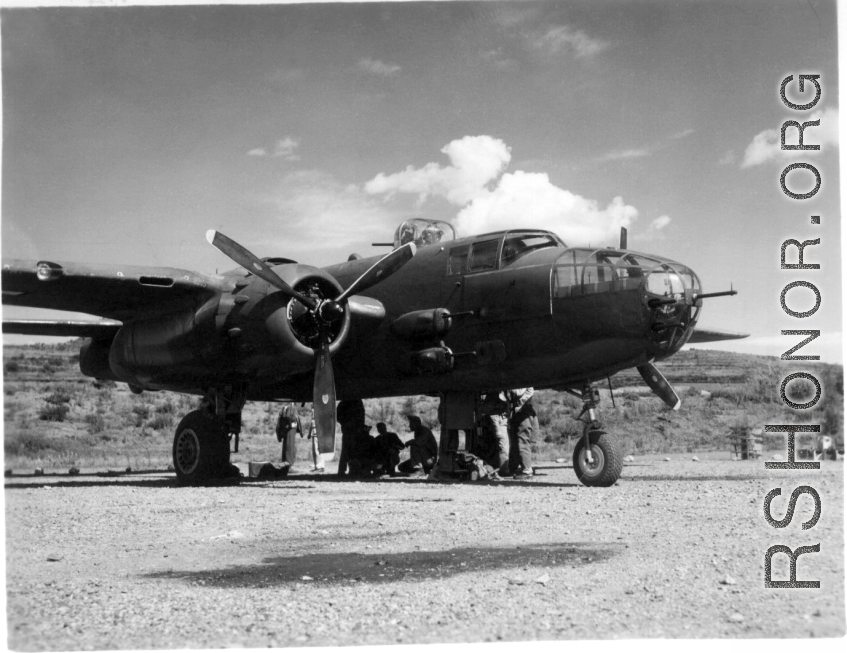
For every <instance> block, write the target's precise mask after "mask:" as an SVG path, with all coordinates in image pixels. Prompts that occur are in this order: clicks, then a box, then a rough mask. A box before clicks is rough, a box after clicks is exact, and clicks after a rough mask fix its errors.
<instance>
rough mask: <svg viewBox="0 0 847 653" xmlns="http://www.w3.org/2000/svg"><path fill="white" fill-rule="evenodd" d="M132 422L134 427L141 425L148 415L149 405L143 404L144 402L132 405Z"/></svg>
mask: <svg viewBox="0 0 847 653" xmlns="http://www.w3.org/2000/svg"><path fill="white" fill-rule="evenodd" d="M132 415H134V417H132V418H131V419H132V422H133V424H134V425H135V426H136V427H139V426H142V425H143V424H144V420H146V419H147V418H148V417H150V407H149V406H145V405H144V404H140V405H138V406H133V407H132Z"/></svg>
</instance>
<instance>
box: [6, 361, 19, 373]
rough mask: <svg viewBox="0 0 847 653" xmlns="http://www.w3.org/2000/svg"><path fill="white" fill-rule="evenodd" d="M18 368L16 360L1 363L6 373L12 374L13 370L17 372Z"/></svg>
mask: <svg viewBox="0 0 847 653" xmlns="http://www.w3.org/2000/svg"><path fill="white" fill-rule="evenodd" d="M20 369H21V367H20V365H18V363H17V361H9V362H8V363H6V364H5V365H3V371H4V372H5V373H6V374H13V373H14V372H18V371H19V370H20Z"/></svg>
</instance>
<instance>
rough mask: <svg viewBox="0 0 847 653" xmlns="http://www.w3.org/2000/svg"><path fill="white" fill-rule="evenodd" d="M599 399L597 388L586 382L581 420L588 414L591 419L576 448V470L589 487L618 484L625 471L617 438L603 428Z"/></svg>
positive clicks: (583, 391)
mask: <svg viewBox="0 0 847 653" xmlns="http://www.w3.org/2000/svg"><path fill="white" fill-rule="evenodd" d="M572 394H576V393H575V392H574V393H572ZM577 396H579V395H577ZM599 401H600V393H599V392H598V391H597V388H594V387H592V386H591V384H590V383H586V384H585V385H584V386H583V389H582V412H580V414H579V416H578V417H577V419H578V420H582V416H583V415H586V414H587V419H586V420H585V426H584V427H583V431H582V437H581V438H580V439H579V441H578V442H577V443H576V446H575V447H574V450H573V469H574V472H576V476H577V478H578V479H579V480H580V482H581V483H582V484H583V485H587V486H589V487H609V486H611V485H614V484H615V482H616V481H617V480H618V479H619V478H620V476H621V471H622V470H623V457H622V456H621V453H620V449H619V447H618V443H617V441H616V440H615V438H613V437H612V436H611V435H609V434H608V433H606V432H605V431H603V430H601V428H600V427H601V424H600V421H599V419H598V415H597V404H598V402H599Z"/></svg>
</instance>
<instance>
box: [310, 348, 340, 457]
mask: <svg viewBox="0 0 847 653" xmlns="http://www.w3.org/2000/svg"><path fill="white" fill-rule="evenodd" d="M321 340H322V341H323V342H322V344H321V348H320V350H319V351H318V352H317V354H318V357H317V365H316V366H315V385H314V388H313V394H312V406H313V408H314V410H315V427H316V429H317V435H318V451H320V452H321V453H333V452H334V451H335V375H334V373H333V371H332V358H331V357H330V355H329V342H328V341H327V339H326V338H323V337H322V338H321Z"/></svg>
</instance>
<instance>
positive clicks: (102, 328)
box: [3, 320, 121, 340]
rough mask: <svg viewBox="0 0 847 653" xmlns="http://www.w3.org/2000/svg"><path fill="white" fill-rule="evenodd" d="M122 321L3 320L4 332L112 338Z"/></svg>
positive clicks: (96, 338)
mask: <svg viewBox="0 0 847 653" xmlns="http://www.w3.org/2000/svg"><path fill="white" fill-rule="evenodd" d="M120 328H121V323H120V322H118V321H116V320H101V321H100V322H84V321H78V320H3V333H16V334H20V335H26V336H71V337H77V338H94V339H95V340H110V339H111V338H114V337H115V334H116V333H117V332H118V329H120Z"/></svg>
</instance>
